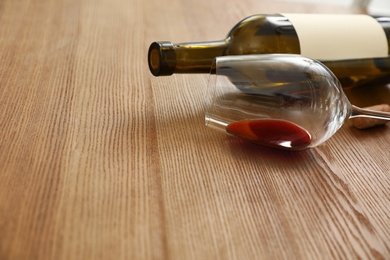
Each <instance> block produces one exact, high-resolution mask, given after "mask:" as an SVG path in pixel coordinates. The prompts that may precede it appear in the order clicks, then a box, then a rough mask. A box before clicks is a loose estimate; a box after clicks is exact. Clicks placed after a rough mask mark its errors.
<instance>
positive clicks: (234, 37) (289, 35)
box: [226, 14, 299, 55]
mask: <svg viewBox="0 0 390 260" xmlns="http://www.w3.org/2000/svg"><path fill="white" fill-rule="evenodd" d="M226 39H227V41H228V43H229V47H228V48H227V49H226V55H234V54H251V53H299V39H298V36H297V33H296V31H295V29H294V26H293V25H292V24H291V22H290V21H289V20H288V19H287V18H286V17H284V16H282V15H280V14H272V15H261V14H259V15H252V16H249V17H247V18H245V19H243V20H241V21H240V22H239V23H238V24H236V25H235V26H234V27H233V28H232V30H230V32H229V33H228V35H227V37H226Z"/></svg>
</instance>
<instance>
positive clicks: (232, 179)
mask: <svg viewBox="0 0 390 260" xmlns="http://www.w3.org/2000/svg"><path fill="white" fill-rule="evenodd" d="M353 11H354V10H349V9H343V8H336V7H333V6H330V5H329V6H327V5H324V6H317V5H309V4H296V3H291V2H276V1H273V0H261V1H252V0H243V1H234V0H224V1H222V0H215V1H206V0H200V1H199V0H198V1H194V0H188V1H162V2H161V1H157V0H151V1H148V2H145V1H141V0H130V1H129V0H127V1H125V0H78V1H75V0H56V1H54V0H51V1H50V0H42V1H33V0H19V1H12V0H4V1H1V2H0V25H1V26H0V56H1V58H0V259H2V260H3V259H4V260H5V259H389V258H390V239H389V238H390V207H389V206H390V177H389V176H390V175H389V173H390V161H389V155H390V153H389V147H390V129H389V127H390V126H389V125H385V126H382V127H378V128H373V129H370V130H367V131H359V130H357V129H354V128H353V127H351V125H350V124H346V125H345V126H343V127H342V129H341V130H340V131H339V132H338V133H337V134H336V135H335V136H334V137H333V138H332V139H330V140H329V141H328V142H327V143H325V144H324V145H322V146H320V147H318V148H315V149H312V150H307V151H304V152H297V153H290V152H285V151H276V150H271V149H267V148H262V147H258V146H255V145H251V144H247V143H243V142H241V141H238V140H237V139H234V138H232V137H227V136H225V135H223V134H221V133H218V132H214V131H213V130H210V129H207V128H206V127H204V124H203V120H204V119H203V114H204V112H203V111H204V102H203V100H204V94H205V90H206V85H207V80H208V77H207V75H175V76H172V77H163V78H154V77H153V76H151V75H150V73H149V71H148V68H147V63H146V53H147V48H148V45H149V43H150V42H152V41H155V40H171V41H173V42H179V41H199V40H216V39H221V38H223V37H224V36H225V34H226V33H227V31H228V30H229V29H230V28H231V27H232V26H233V25H234V24H235V23H236V22H237V21H239V20H240V19H242V18H244V17H246V16H248V15H250V14H253V13H274V12H353ZM381 89H382V90H381V92H380V93H385V95H383V94H378V91H377V88H375V91H374V88H373V90H372V91H371V92H369V93H376V95H370V99H371V100H370V102H371V103H372V102H374V103H375V102H376V99H375V96H376V98H378V100H380V101H381V103H386V102H384V100H385V101H386V100H387V103H388V101H389V95H388V94H389V92H388V87H381ZM367 91H368V90H367V89H365V90H363V91H362V90H361V89H359V90H353V93H352V92H351V93H348V95H349V96H351V97H353V99H354V101H356V102H363V103H364V102H366V101H367V100H363V99H365V97H366V96H367ZM386 95H387V96H386ZM359 100H360V101H359ZM362 100H363V101H362ZM358 105H360V104H358Z"/></svg>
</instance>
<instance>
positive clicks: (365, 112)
mask: <svg viewBox="0 0 390 260" xmlns="http://www.w3.org/2000/svg"><path fill="white" fill-rule="evenodd" d="M354 117H369V118H376V119H384V120H390V113H389V112H382V111H374V110H370V109H364V108H360V107H357V106H354V105H352V114H351V116H350V118H354Z"/></svg>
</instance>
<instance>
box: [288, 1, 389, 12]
mask: <svg viewBox="0 0 390 260" xmlns="http://www.w3.org/2000/svg"><path fill="white" fill-rule="evenodd" d="M288 1H290V2H301V3H302V2H303V3H311V4H328V5H339V6H342V7H348V6H355V7H357V8H361V9H362V10H365V12H367V13H369V14H371V15H390V0H288Z"/></svg>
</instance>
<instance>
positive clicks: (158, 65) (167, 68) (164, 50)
mask: <svg viewBox="0 0 390 260" xmlns="http://www.w3.org/2000/svg"><path fill="white" fill-rule="evenodd" d="M148 63H149V69H150V72H152V74H153V75H154V76H169V75H172V74H173V72H174V71H175V68H176V52H175V49H174V47H173V44H172V43H171V42H153V43H152V44H151V45H150V47H149V52H148Z"/></svg>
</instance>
